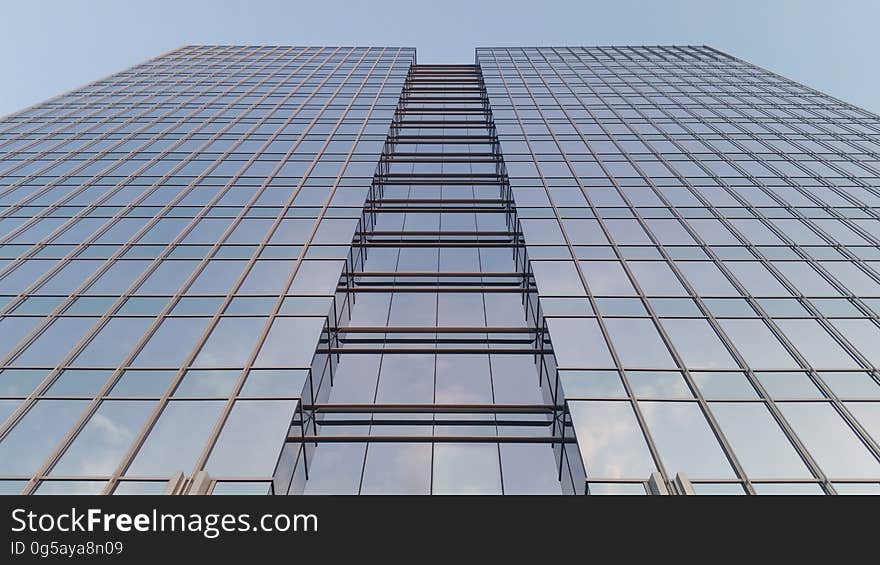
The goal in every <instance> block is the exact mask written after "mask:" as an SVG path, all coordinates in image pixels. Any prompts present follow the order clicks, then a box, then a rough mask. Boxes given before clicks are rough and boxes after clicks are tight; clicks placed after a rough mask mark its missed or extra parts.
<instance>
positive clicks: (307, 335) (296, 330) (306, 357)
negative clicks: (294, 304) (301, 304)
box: [254, 318, 324, 367]
mask: <svg viewBox="0 0 880 565" xmlns="http://www.w3.org/2000/svg"><path fill="white" fill-rule="evenodd" d="M323 328H324V320H323V318H275V321H274V322H273V323H272V328H271V329H270V330H269V334H268V335H267V336H266V340H265V341H264V342H263V346H262V348H260V353H259V355H257V359H256V361H254V366H255V367H309V366H310V365H311V364H312V357H314V355H315V350H316V348H317V345H318V339H319V338H320V337H321V330H322V329H323ZM291 336H296V339H291Z"/></svg>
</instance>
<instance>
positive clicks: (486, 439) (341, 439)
mask: <svg viewBox="0 0 880 565" xmlns="http://www.w3.org/2000/svg"><path fill="white" fill-rule="evenodd" d="M489 425H491V424H489ZM287 441H288V442H289V443H550V444H556V443H576V442H575V440H574V438H573V437H567V438H565V439H564V440H563V439H562V438H558V437H549V436H424V435H387V436H380V435H375V436H370V435H350V436H349V435H340V436H331V435H310V436H287Z"/></svg>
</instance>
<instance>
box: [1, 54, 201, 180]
mask: <svg viewBox="0 0 880 565" xmlns="http://www.w3.org/2000/svg"><path fill="white" fill-rule="evenodd" d="M182 49H184V48H183V47H178V48H176V49H172V50H171V51H167V52H165V53H163V54H160V55H157V56H156V57H153V58H152V59H149V60H147V61H145V62H142V63H138V64H136V65H133V66H130V67H128V68H125V69H122V70H121V71H118V72H116V73H113V74H112V75H109V76H106V77H104V78H100V79H98V80H94V81H92V82H89V83H87V84H85V85H83V86H79V87H77V88H75V89H73V90H69V91H67V92H63V93H61V94H58V95H56V96H53V97H52V98H49V99H48V100H45V101H43V102H38V103H36V104H32V105H30V106H27V107H25V108H23V109H21V110H18V111H16V112H13V113H11V114H7V115H5V116H0V119H2V120H3V121H6V120H9V119H10V118H13V119H14V118H17V117H19V116H21V115H22V114H24V113H25V112H29V111H31V110H35V109H37V108H40V107H44V106H45V105H48V104H53V103H55V101H57V100H60V99H62V98H64V97H65V96H70V95H72V94H74V93H77V92H80V91H82V90H83V89H86V88H89V87H92V86H96V85H99V84H101V83H102V82H104V81H107V80H109V79H111V78H113V77H115V76H117V75H119V74H122V73H126V72H137V70H138V69H139V68H140V67H143V66H145V65H149V64H151V63H154V62H156V61H158V60H160V59H163V58H165V57H168V56H170V55H172V54H173V53H175V52H180V51H181V50H182ZM150 80H151V77H144V78H143V82H144V83H146V84H150ZM135 84H136V83H135ZM110 86H119V85H118V84H117V83H109V84H107V85H105V87H104V92H106V94H104V95H103V96H101V97H100V98H98V100H102V99H105V98H110V99H112V97H113V95H114V94H117V93H119V92H123V91H125V90H128V89H129V88H130V86H129V85H125V86H124V87H123V88H117V89H115V90H114V89H110V88H109V87H110ZM108 91H109V92H108ZM65 107H67V108H71V107H72V102H70V101H69V102H66V103H65V104H64V105H61V106H60V107H59V108H61V109H63V108H65ZM42 115H43V114H41V116H42ZM68 115H69V114H64V115H62V116H56V117H55V118H54V119H53V120H52V122H50V123H58V122H59V121H61V120H62V119H64V118H65V117H66V116H68ZM19 123H27V121H25V122H12V124H19ZM64 123H67V122H64ZM74 123H75V122H74ZM11 127H14V126H11ZM11 127H10V128H4V129H2V130H0V133H5V132H7V131H9V129H11ZM36 129H39V128H33V129H31V130H29V131H27V132H22V133H18V134H16V135H15V136H14V137H12V138H10V139H8V140H5V141H4V142H3V144H2V145H6V143H7V142H9V141H15V140H18V139H22V138H23V137H24V136H27V135H31V134H32V133H33V132H34V131H35V130H36ZM58 131H59V130H58V129H56V130H53V131H51V132H46V133H44V134H42V136H41V137H42V138H43V139H45V138H46V137H47V136H50V135H53V134H55V133H57V132H58ZM82 133H85V132H78V133H77V135H76V136H74V137H73V138H72V139H76V138H77V137H78V136H79V135H81V134H82ZM40 141H41V140H40V139H39V138H38V139H34V140H33V143H31V144H28V145H25V146H23V147H20V148H19V149H18V150H17V151H20V150H22V149H26V148H27V147H30V146H32V145H34V144H35V143H39V142H40ZM62 141H63V140H62ZM62 141H59V143H61V142H62ZM56 146H57V144H56ZM0 147H2V146H0ZM53 147H54V146H53ZM16 186H17V185H16ZM5 192H8V191H4V192H3V193H2V194H5Z"/></svg>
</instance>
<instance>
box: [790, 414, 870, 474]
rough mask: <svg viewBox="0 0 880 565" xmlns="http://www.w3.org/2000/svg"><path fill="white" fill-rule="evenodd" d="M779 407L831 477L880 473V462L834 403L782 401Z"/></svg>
mask: <svg viewBox="0 0 880 565" xmlns="http://www.w3.org/2000/svg"><path fill="white" fill-rule="evenodd" d="M779 407H780V409H781V410H782V414H783V415H784V416H785V418H786V419H787V420H788V421H789V423H790V424H791V426H792V428H794V431H795V433H797V435H798V437H799V438H800V439H801V441H802V442H803V443H804V445H805V446H806V448H807V450H809V452H810V454H811V455H812V456H813V458H814V459H815V460H816V462H817V463H818V464H819V466H820V467H821V468H822V470H823V471H825V473H826V474H827V475H828V476H829V477H832V478H841V479H848V478H860V477H876V476H878V475H880V463H878V462H877V460H876V459H874V457H873V456H872V455H871V454H870V453H869V452H868V449H867V447H865V445H864V444H863V443H862V442H861V441H860V440H859V439H858V438H857V437H856V435H855V433H854V432H853V431H852V429H851V428H850V427H849V426H847V425H846V423H845V422H844V421H843V419H842V418H841V417H840V414H838V413H837V412H836V411H835V410H834V408H832V407H831V405H830V404H826V403H824V402H821V403H820V402H780V403H779Z"/></svg>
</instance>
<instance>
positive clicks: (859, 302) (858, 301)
mask: <svg viewBox="0 0 880 565" xmlns="http://www.w3.org/2000/svg"><path fill="white" fill-rule="evenodd" d="M655 107H656V108H657V109H658V110H659V111H663V109H662V108H661V107H659V106H656V104H655ZM637 111H638V110H637ZM639 113H640V115H642V117H643V118H644V119H646V120H648V121H650V119H649V118H647V117H645V116H644V114H643V113H642V112H639ZM664 113H665V114H667V116H668V113H667V112H665V111H664ZM618 118H619V116H618ZM619 119H620V118H619ZM669 119H673V120H675V121H676V122H677V123H678V120H676V119H675V118H673V117H671V116H669ZM682 127H684V126H682ZM685 129H687V130H688V131H689V132H690V129H689V128H686V127H685ZM636 135H637V137H640V138H641V137H642V136H641V135H640V134H636ZM661 135H663V136H664V137H665V138H666V140H667V141H668V142H669V143H672V144H673V145H675V146H676V147H677V148H678V149H679V151H680V152H681V153H682V154H684V155H687V156H688V157H690V158H691V160H692V161H694V162H695V163H698V164H699V165H700V166H702V164H701V163H700V160H699V159H698V158H696V157H694V156H693V155H692V153H691V152H690V151H689V150H687V149H685V148H684V147H682V146H681V144H679V143H678V142H677V141H676V140H675V139H673V138H671V137H669V135H668V134H666V133H662V134H661ZM691 135H694V137H699V136H697V135H695V134H693V133H692V132H691ZM716 135H719V136H720V137H722V138H723V139H725V140H727V141H728V142H729V143H731V144H733V145H735V146H736V147H737V148H739V150H740V151H741V152H742V153H743V154H744V155H749V156H751V157H752V159H754V160H755V161H757V162H760V163H762V164H765V162H764V161H763V160H761V159H759V158H758V157H756V156H755V155H754V153H753V152H752V151H751V150H749V149H744V148H743V147H742V146H741V145H740V144H739V143H737V142H736V140H734V139H731V138H730V137H729V135H728V134H727V133H725V132H721V131H717V130H716ZM749 135H750V136H751V137H752V138H753V139H756V138H755V136H754V135H753V134H749ZM756 141H760V140H757V139H756ZM643 143H644V142H643ZM791 143H793V142H791ZM646 146H647V147H650V145H648V144H646ZM619 150H620V151H621V153H622V154H623V155H628V152H626V151H625V150H623V149H622V148H619ZM777 154H780V155H783V154H782V153H779V152H777ZM653 155H654V158H655V159H657V160H658V161H661V162H663V163H666V162H667V161H666V159H665V158H663V157H662V156H661V155H660V154H658V153H656V152H654V154H653ZM630 162H637V161H630ZM725 162H727V163H728V164H729V165H731V166H733V167H734V168H736V169H737V170H738V171H740V173H741V174H743V176H744V177H747V178H749V179H751V180H752V182H754V183H755V185H756V187H757V188H759V189H761V190H762V191H763V192H764V193H765V194H766V195H767V196H768V197H769V198H771V199H772V200H774V201H776V202H777V203H781V204H782V205H783V207H784V208H785V209H787V210H788V211H789V212H790V213H792V214H793V215H795V216H796V217H797V218H798V219H800V220H801V221H803V222H804V223H805V225H807V226H808V227H809V228H810V229H812V230H813V231H815V232H816V234H817V235H818V236H819V237H822V238H823V239H825V240H826V241H828V242H829V243H830V244H832V245H833V246H834V247H835V248H839V249H838V251H841V252H844V251H845V253H844V254H845V255H847V254H848V255H849V256H850V259H851V261H852V262H854V263H857V264H858V265H859V266H860V267H861V269H862V271H864V272H865V273H866V274H867V275H868V276H870V277H871V278H874V279H875V280H878V282H880V278H878V277H877V276H876V275H875V274H874V273H872V272H871V270H870V269H869V268H867V267H866V266H865V265H864V261H863V260H862V259H860V258H858V257H854V256H852V254H851V253H849V252H848V250H845V248H843V246H841V245H840V244H839V243H837V242H836V240H834V239H832V238H831V237H830V236H828V235H826V234H825V233H824V232H823V231H822V230H821V229H820V228H819V227H818V226H814V225H813V223H812V222H810V221H809V218H806V217H804V215H803V214H802V213H801V212H799V211H798V210H797V209H795V208H794V207H792V206H790V205H788V203H786V202H780V198H779V197H778V196H777V195H776V194H775V193H773V192H772V191H770V190H767V187H766V186H765V185H764V183H762V182H759V181H758V180H757V179H756V178H754V177H752V176H751V175H750V174H748V173H746V172H744V171H742V170H741V169H740V167H739V166H738V165H735V163H736V162H734V161H728V160H725ZM667 166H668V165H667ZM707 172H709V173H710V174H711V171H707ZM643 176H645V175H643ZM780 176H782V177H783V178H785V179H786V180H788V182H792V183H793V181H791V180H790V179H788V177H787V176H786V175H780ZM713 177H714V175H713ZM715 178H716V180H717V182H718V183H719V185H720V186H722V187H724V188H725V189H729V188H730V187H728V185H727V184H726V182H724V181H722V180H721V179H720V178H719V177H715ZM795 185H796V183H793V188H795V189H796V190H798V192H799V193H800V194H802V195H803V196H804V197H805V198H808V199H810V200H812V201H814V202H817V203H819V202H821V201H818V199H817V197H815V196H814V195H813V194H811V193H809V192H807V193H804V192H803V191H801V190H800V189H799V188H798V187H797V186H795ZM685 186H687V187H690V185H689V184H687V183H685ZM692 194H693V195H694V197H695V198H697V199H698V200H699V201H700V202H701V203H702V204H703V206H704V207H705V208H707V209H710V210H712V211H713V215H714V216H715V217H716V219H718V220H719V221H721V222H722V223H723V224H724V225H725V227H726V228H727V229H729V230H731V231H732V233H734V234H735V235H738V233H739V230H738V229H736V227H735V226H733V225H732V224H730V223H729V222H728V220H727V218H726V217H725V216H724V215H722V214H720V213H718V212H717V211H716V208H715V206H714V205H711V204H708V203H706V202H705V199H704V198H703V196H702V195H700V194H698V193H696V192H692ZM729 194H730V196H731V197H732V198H734V199H735V200H737V201H738V202H740V203H741V205H742V206H743V208H744V209H747V210H750V211H751V213H752V214H753V215H754V217H756V218H758V219H760V220H761V221H762V223H763V224H764V226H765V227H767V228H768V229H770V230H771V231H772V232H773V233H774V234H775V235H777V237H780V239H783V241H787V242H788V246H789V247H790V248H791V249H793V250H794V251H795V252H796V253H797V254H798V255H799V256H800V257H802V258H803V259H805V260H806V262H808V263H810V265H811V266H812V267H813V268H815V269H816V270H817V271H819V274H820V275H821V276H823V278H825V279H826V280H828V281H829V282H830V283H832V284H833V285H835V286H836V287H837V288H838V290H840V289H846V292H845V293H844V292H841V293H842V294H843V295H844V296H846V297H848V298H850V299H853V300H855V302H856V305H857V306H860V307H862V308H863V309H864V308H866V306H865V305H864V303H863V302H862V300H861V298H860V297H857V296H855V295H854V294H853V293H852V292H851V291H849V289H848V288H847V287H845V286H844V285H842V284H841V283H839V282H838V281H837V280H836V278H834V277H832V276H831V275H830V273H828V272H827V270H826V269H825V268H824V267H822V266H821V265H820V264H819V263H818V262H817V261H815V260H813V258H812V257H810V256H809V255H807V254H805V252H803V251H802V250H801V249H800V246H799V245H797V244H795V243H794V242H791V241H789V240H788V238H787V236H785V235H784V234H783V233H782V232H781V230H779V229H778V228H777V227H776V226H775V224H773V223H772V222H770V221H769V219H768V218H767V217H766V216H765V215H764V214H763V213H761V212H760V211H759V208H754V207H752V206H751V205H750V204H748V203H747V202H743V200H742V197H741V196H740V195H739V194H738V193H737V192H736V191H730V192H729ZM663 200H664V202H665V198H664V199H663ZM667 205H668V203H667ZM821 207H822V208H823V209H828V211H831V212H832V213H834V214H835V215H836V216H838V219H841V218H840V216H839V214H837V213H836V211H833V210H832V207H830V206H829V205H827V204H825V203H821ZM845 225H847V226H849V224H848V223H845ZM856 233H859V234H860V235H862V236H863V237H864V234H862V233H861V230H856ZM692 235H693V234H692ZM738 237H741V236H738ZM873 239H874V238H873V237H871V238H869V241H870V240H873ZM745 246H746V247H748V248H750V249H752V252H753V253H755V254H757V251H756V250H755V247H757V246H752V245H751V244H750V243H749V244H746V245H745ZM758 259H759V260H760V261H761V262H763V263H764V265H765V266H767V268H769V269H771V272H773V273H774V276H776V277H777V278H780V282H782V281H784V280H785V279H784V277H781V274H780V273H778V272H777V271H776V269H775V268H773V267H772V266H771V264H770V263H769V261H767V260H766V259H763V258H762V257H759V258H758ZM783 284H785V283H783ZM789 290H791V289H789ZM795 296H800V292H799V291H798V292H797V293H795ZM810 306H811V308H812V304H811V305H810ZM869 365H870V364H869Z"/></svg>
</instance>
